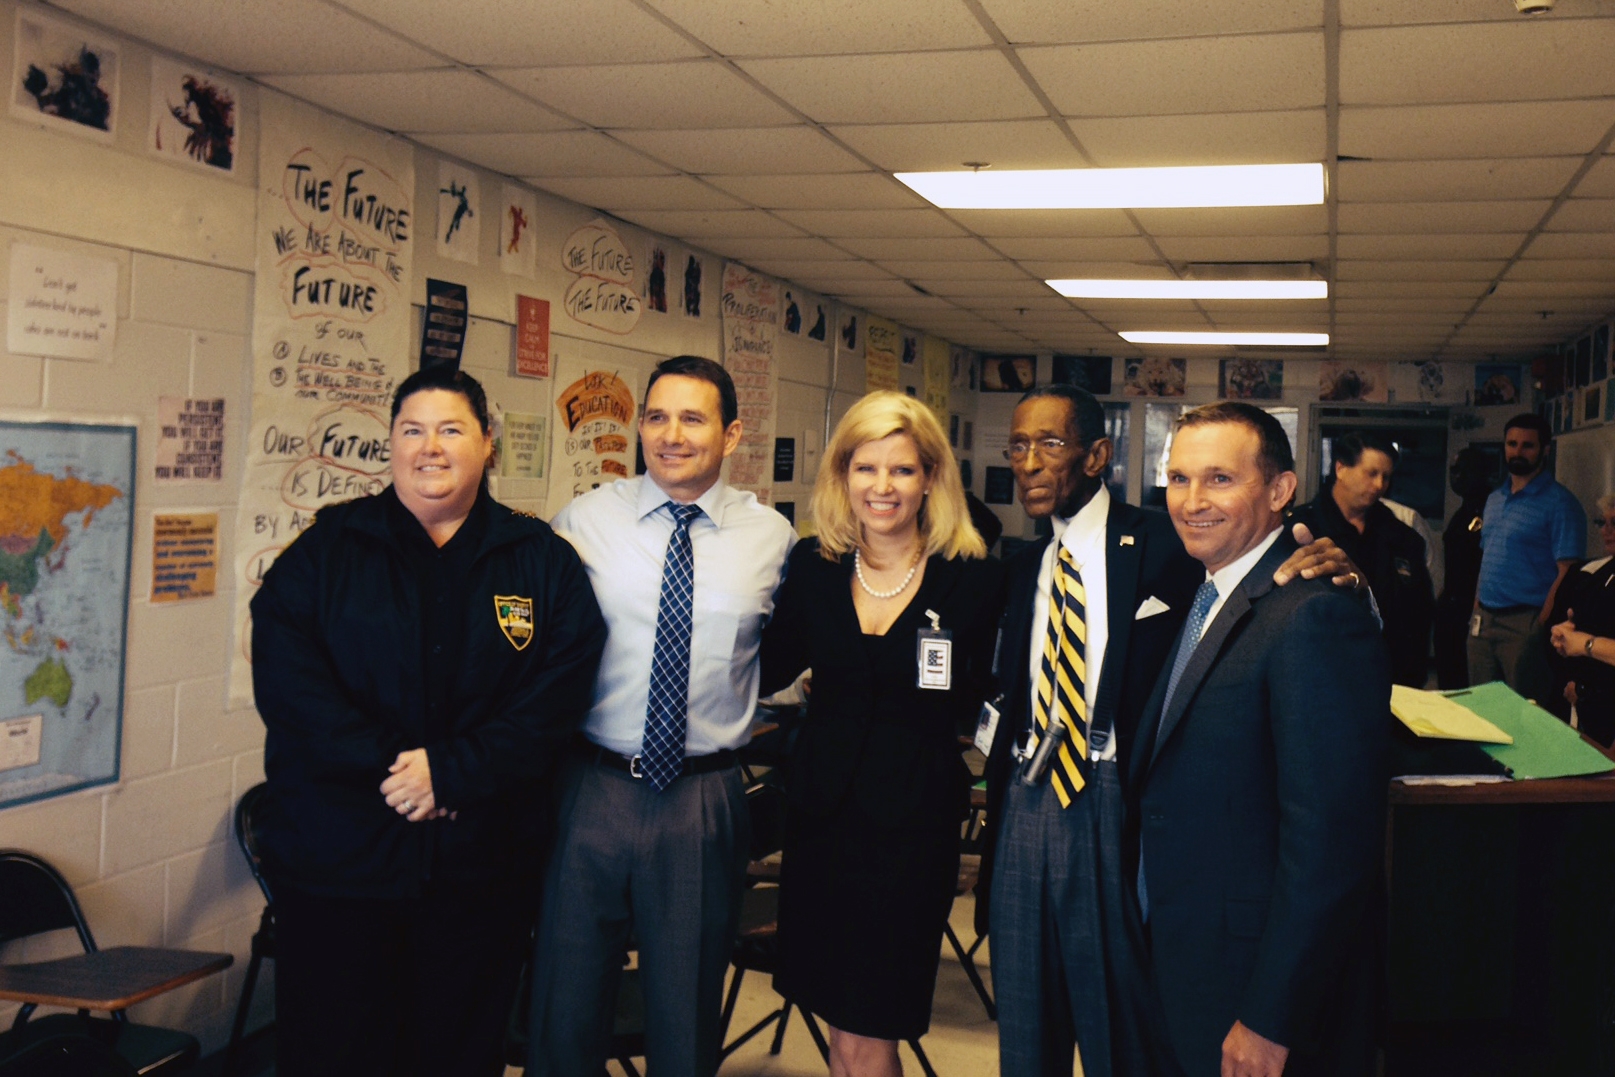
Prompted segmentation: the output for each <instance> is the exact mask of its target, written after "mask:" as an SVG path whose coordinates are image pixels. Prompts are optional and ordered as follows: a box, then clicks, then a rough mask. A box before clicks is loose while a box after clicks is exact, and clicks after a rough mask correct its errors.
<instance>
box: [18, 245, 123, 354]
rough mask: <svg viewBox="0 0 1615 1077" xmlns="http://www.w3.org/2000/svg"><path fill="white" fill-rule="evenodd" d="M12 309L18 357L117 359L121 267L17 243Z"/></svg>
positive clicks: (89, 256) (112, 263)
mask: <svg viewBox="0 0 1615 1077" xmlns="http://www.w3.org/2000/svg"><path fill="white" fill-rule="evenodd" d="M7 310H8V315H7V322H6V350H7V351H9V352H11V353H12V354H13V355H46V356H50V357H52V358H56V359H97V360H102V361H105V360H108V359H111V358H112V340H113V335H114V333H115V332H116V327H117V310H118V263H117V262H114V261H113V260H112V259H110V258H97V257H95V256H93V255H88V254H74V253H72V252H71V251H59V250H53V249H51V248H49V247H31V246H28V245H27V244H25V243H13V244H12V245H11V302H10V303H9V304H8V305H7Z"/></svg>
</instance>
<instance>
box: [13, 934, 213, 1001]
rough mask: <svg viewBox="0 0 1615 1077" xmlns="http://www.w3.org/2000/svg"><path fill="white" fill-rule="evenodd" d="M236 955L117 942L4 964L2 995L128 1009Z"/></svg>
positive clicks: (208, 974)
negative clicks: (52, 957) (55, 956)
mask: <svg viewBox="0 0 1615 1077" xmlns="http://www.w3.org/2000/svg"><path fill="white" fill-rule="evenodd" d="M234 961H235V957H234V955H232V954H214V953H204V952H201V951H196V950H159V949H154V948H151V947H147V946H114V947H112V948H110V949H107V950H97V951H95V952H94V953H87V954H74V955H73V956H72V957H63V958H58V959H57V960H55V961H38V962H34V963H32V964H26V965H0V999H7V1000H9V1001H12V1002H35V1003H39V1004H40V1005H44V1006H66V1007H68V1008H70V1009H75V1010H112V1011H116V1010H124V1009H128V1008H129V1007H130V1006H133V1005H134V1004H135V1003H137V1002H144V1001H145V1000H146V999H149V998H154V997H156V996H157V995H161V994H163V993H164V992H165V991H172V990H174V988H176V987H183V986H184V985H186V984H188V983H191V982H192V981H193V980H200V979H201V978H202V977H204V976H211V975H213V974H214V973H215V972H220V971H222V970H224V969H227V968H229V967H230V965H231V963H232V962H234Z"/></svg>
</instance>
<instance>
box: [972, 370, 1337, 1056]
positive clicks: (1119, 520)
mask: <svg viewBox="0 0 1615 1077" xmlns="http://www.w3.org/2000/svg"><path fill="white" fill-rule="evenodd" d="M1104 431H1105V413H1104V407H1103V405H1101V404H1100V403H1099V402H1098V401H1097V400H1096V399H1094V397H1093V396H1092V395H1090V394H1089V393H1087V392H1086V391H1084V390H1082V389H1079V388H1076V387H1074V386H1070V385H1048V386H1043V387H1040V388H1037V389H1034V390H1032V391H1031V392H1029V393H1027V394H1026V395H1025V396H1024V397H1022V398H1021V401H1020V403H1019V405H1018V406H1017V407H1016V408H1015V414H1014V418H1013V420H1012V426H1011V432H1010V442H1009V450H1008V456H1009V459H1010V462H1011V465H1012V467H1013V469H1014V473H1015V479H1016V483H1017V486H1018V487H1019V490H1020V497H1021V503H1022V505H1023V506H1024V507H1025V509H1026V512H1027V514H1028V515H1030V516H1031V517H1033V518H1034V519H1038V520H1049V521H1050V522H1051V529H1052V531H1053V540H1052V541H1050V540H1043V541H1041V542H1038V543H1034V544H1032V545H1031V546H1029V547H1028V548H1026V549H1024V550H1022V551H1021V552H1020V553H1018V554H1016V555H1015V556H1014V557H1012V558H1010V560H1009V562H1008V566H1007V568H1008V578H1009V584H1008V587H1009V597H1008V605H1007V608H1006V611H1005V615H1004V621H1003V629H1002V633H1001V636H1000V641H999V653H998V659H997V663H996V672H997V674H998V680H999V685H1000V687H1001V688H1002V689H1003V696H1002V699H1001V701H1000V704H999V706H1000V708H1001V710H1002V716H1001V717H1000V718H999V719H998V722H997V727H996V729H995V730H994V731H993V734H992V736H991V745H990V750H989V752H988V761H987V800H988V809H987V827H988V829H987V834H986V842H985V845H984V849H983V854H982V875H981V878H982V883H981V885H980V886H979V887H978V888H977V891H976V894H977V901H976V928H977V931H986V930H987V929H988V927H989V922H990V927H991V934H992V958H993V983H994V986H995V989H996V991H997V995H998V1016H999V1045H1000V1072H1001V1073H1002V1074H1003V1077H1044V1075H1055V1074H1060V1075H1063V1077H1069V1075H1070V1073H1071V1066H1072V1053H1073V1046H1074V1045H1078V1046H1080V1050H1081V1054H1082V1064H1083V1069H1084V1071H1085V1072H1087V1073H1092V1074H1114V1075H1127V1074H1155V1073H1159V1072H1163V1071H1164V1070H1165V1069H1166V1067H1168V1066H1170V1061H1169V1060H1166V1059H1161V1058H1160V1057H1159V1056H1158V1055H1152V1054H1151V1051H1152V1050H1158V1038H1156V1039H1151V1038H1150V1037H1148V1036H1147V1035H1146V1033H1145V1025H1146V1024H1147V1022H1148V1019H1149V1018H1148V1014H1149V1012H1150V1010H1151V1006H1152V1001H1151V995H1150V992H1149V990H1148V987H1147V980H1146V978H1145V976H1144V973H1143V970H1142V965H1141V959H1140V956H1139V955H1140V953H1141V950H1142V944H1141V942H1140V940H1139V927H1138V917H1137V909H1136V907H1135V905H1134V901H1135V899H1134V877H1135V872H1134V870H1133V869H1132V868H1131V866H1129V865H1124V864H1123V862H1122V859H1121V857H1122V848H1123V842H1122V818H1123V815H1124V798H1123V795H1122V785H1121V782H1120V779H1119V776H1120V774H1122V773H1124V769H1123V768H1124V766H1125V763H1126V761H1127V759H1128V758H1129V756H1130V754H1131V749H1132V743H1133V738H1134V733H1135V731H1136V730H1137V728H1138V722H1139V718H1140V716H1141V715H1142V714H1143V713H1144V708H1145V704H1146V703H1147V701H1148V699H1149V696H1150V693H1151V691H1152V690H1153V689H1154V687H1155V681H1156V677H1157V674H1158V673H1159V671H1160V669H1161V667H1162V665H1163V664H1164V663H1165V662H1166V661H1167V660H1168V655H1169V653H1170V651H1171V648H1172V645H1173V641H1174V640H1175V639H1176V638H1177V634H1178V630H1179V628H1181V627H1182V625H1183V622H1184V618H1185V617H1186V616H1187V614H1188V611H1189V606H1190V604H1191V602H1192V600H1193V596H1194V592H1195V588H1196V587H1198V586H1199V584H1200V581H1201V580H1202V579H1203V578H1204V576H1205V570H1204V568H1203V567H1202V566H1201V565H1200V563H1199V562H1198V561H1195V560H1194V559H1193V558H1191V557H1189V556H1188V554H1186V553H1185V552H1184V549H1183V544H1182V543H1181V542H1180V541H1179V540H1178V537H1177V534H1176V533H1175V532H1174V531H1173V528H1172V525H1171V522H1170V521H1169V520H1168V519H1167V517H1166V516H1165V515H1164V514H1162V513H1160V512H1151V511H1146V510H1143V509H1138V508H1134V507H1133V506H1131V505H1127V504H1125V503H1123V502H1122V501H1120V500H1117V499H1113V498H1112V497H1111V496H1110V494H1109V492H1108V491H1107V490H1106V488H1105V483H1104V479H1105V475H1106V472H1107V471H1108V469H1109V466H1110V454H1111V443H1110V441H1109V439H1107V438H1106V437H1105V436H1104ZM1057 551H1067V552H1068V553H1069V560H1070V562H1071V563H1072V565H1073V568H1074V570H1075V572H1076V573H1077V575H1078V576H1079V577H1080V580H1081V583H1082V585H1083V587H1084V596H1083V597H1084V600H1085V601H1084V605H1085V610H1084V616H1083V621H1084V627H1085V640H1084V641H1083V642H1084V655H1083V658H1084V665H1085V669H1084V670H1083V672H1082V675H1081V676H1082V679H1083V681H1084V683H1083V686H1082V690H1081V692H1080V695H1081V696H1082V707H1081V709H1082V711H1083V715H1084V717H1088V716H1091V720H1088V721H1086V726H1087V728H1086V736H1085V737H1082V738H1081V740H1080V746H1079V745H1078V744H1073V745H1072V746H1071V748H1072V750H1076V751H1077V753H1078V755H1080V756H1082V757H1083V764H1084V765H1083V766H1082V770H1083V771H1084V772H1085V777H1084V779H1083V780H1084V783H1085V784H1084V786H1083V787H1082V788H1081V789H1080V790H1078V791H1077V792H1076V793H1075V794H1074V795H1070V796H1068V797H1067V799H1066V803H1062V802H1061V790H1059V789H1057V788H1056V781H1060V782H1064V781H1065V779H1063V778H1061V779H1054V778H1051V777H1050V776H1048V775H1044V776H1043V777H1042V778H1040V779H1039V780H1037V781H1035V782H1032V783H1030V784H1028V783H1026V782H1023V781H1022V780H1021V778H1022V776H1023V775H1025V774H1027V773H1028V762H1027V761H1028V759H1029V757H1030V756H1031V754H1032V751H1031V749H1032V741H1033V736H1034V726H1035V722H1034V719H1033V713H1032V712H1033V709H1034V704H1033V697H1034V695H1035V691H1036V688H1037V682H1038V676H1039V667H1040V664H1041V661H1042V658H1043V655H1044V653H1045V640H1046V637H1047V634H1048V631H1049V630H1048V622H1049V616H1048V610H1049V607H1050V600H1051V580H1052V578H1053V576H1054V573H1055V565H1056V561H1057V558H1056V553H1057ZM1066 559H1067V556H1066V554H1064V553H1062V554H1060V560H1066ZM1274 567H1275V568H1277V567H1278V566H1276V565H1275V566H1274ZM1303 571H1305V572H1306V573H1307V574H1310V575H1313V576H1316V577H1320V578H1321V577H1323V576H1327V575H1334V576H1335V577H1336V578H1337V582H1340V583H1342V584H1350V585H1352V586H1356V585H1357V583H1358V580H1359V578H1360V577H1358V576H1357V575H1355V574H1354V573H1353V572H1352V566H1351V565H1350V563H1349V562H1348V561H1347V560H1346V559H1345V557H1344V555H1343V554H1341V553H1340V551H1339V550H1338V548H1336V547H1334V545H1333V544H1332V543H1329V542H1328V541H1327V540H1326V541H1324V542H1322V543H1318V544H1315V545H1313V546H1309V547H1308V548H1307V549H1306V550H1304V551H1298V552H1297V553H1296V555H1295V557H1294V558H1292V560H1291V562H1290V563H1287V564H1286V565H1284V566H1283V573H1282V574H1283V575H1284V577H1285V578H1286V579H1288V578H1290V577H1292V576H1295V575H1298V574H1300V573H1302V572H1303ZM1272 574H1273V573H1272V571H1271V570H1270V571H1269V576H1270V577H1271V576H1272ZM983 733H984V738H982V739H985V734H986V731H985V730H984V731H983ZM1064 792H1065V793H1067V794H1069V793H1070V787H1069V785H1066V786H1065V789H1064Z"/></svg>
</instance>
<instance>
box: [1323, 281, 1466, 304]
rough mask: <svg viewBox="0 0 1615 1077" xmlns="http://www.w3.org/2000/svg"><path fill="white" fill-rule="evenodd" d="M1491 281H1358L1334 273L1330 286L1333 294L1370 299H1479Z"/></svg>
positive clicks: (1342, 296)
mask: <svg viewBox="0 0 1615 1077" xmlns="http://www.w3.org/2000/svg"><path fill="white" fill-rule="evenodd" d="M1490 284H1491V280H1490V278H1487V279H1485V280H1435V281H1413V280H1397V281H1393V280H1386V279H1384V278H1380V277H1368V278H1365V279H1362V280H1347V279H1344V278H1340V277H1338V276H1337V278H1336V280H1335V283H1334V285H1333V290H1334V293H1335V295H1336V296H1337V297H1339V298H1342V299H1346V298H1352V297H1356V298H1360V299H1373V298H1379V297H1387V296H1388V297H1394V298H1397V299H1412V298H1417V297H1420V296H1434V297H1437V298H1440V297H1444V296H1468V297H1469V298H1471V299H1479V298H1480V296H1481V294H1482V293H1483V292H1485V291H1486V289H1487V287H1489V286H1490Z"/></svg>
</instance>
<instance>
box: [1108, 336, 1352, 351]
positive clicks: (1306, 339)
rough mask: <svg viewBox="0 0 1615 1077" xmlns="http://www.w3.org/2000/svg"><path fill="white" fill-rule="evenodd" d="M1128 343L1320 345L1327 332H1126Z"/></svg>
mask: <svg viewBox="0 0 1615 1077" xmlns="http://www.w3.org/2000/svg"><path fill="white" fill-rule="evenodd" d="M1121 338H1122V339H1123V340H1125V341H1127V342H1128V343H1129V344H1238V345H1244V346H1246V347H1253V348H1255V347H1264V348H1265V347H1272V348H1321V347H1323V346H1324V345H1326V344H1328V343H1329V334H1328V333H1143V332H1135V333H1123V334H1121Z"/></svg>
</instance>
